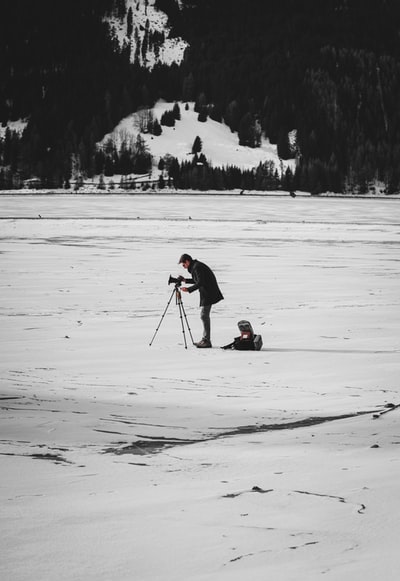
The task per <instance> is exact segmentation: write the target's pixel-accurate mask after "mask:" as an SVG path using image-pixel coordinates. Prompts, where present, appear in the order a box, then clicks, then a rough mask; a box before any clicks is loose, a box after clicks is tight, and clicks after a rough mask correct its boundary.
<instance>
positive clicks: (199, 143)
mask: <svg viewBox="0 0 400 581" xmlns="http://www.w3.org/2000/svg"><path fill="white" fill-rule="evenodd" d="M202 148H203V142H202V141H201V139H200V137H199V136H198V135H197V137H196V138H195V140H194V142H193V145H192V153H200V151H201V150H202Z"/></svg>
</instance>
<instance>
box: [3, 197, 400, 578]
mask: <svg viewBox="0 0 400 581" xmlns="http://www.w3.org/2000/svg"><path fill="white" fill-rule="evenodd" d="M0 229H1V236H0V239H1V244H0V285H1V304H0V323H1V330H0V341H1V353H2V357H1V361H0V381H1V388H0V398H1V401H0V403H1V420H2V421H1V427H0V440H1V450H0V452H1V456H0V462H1V464H2V485H1V506H2V515H3V517H2V521H3V524H2V528H3V531H4V532H3V535H2V540H1V546H0V548H1V551H2V555H3V558H2V563H1V565H0V573H1V576H2V579H7V580H8V579H10V580H12V581H25V580H28V579H29V580H30V579H32V578H35V579H40V580H41V581H53V579H54V578H56V577H57V578H60V579H65V580H70V579H74V580H77V579H79V580H80V579H82V580H85V581H87V580H92V579H93V580H96V581H109V580H110V579H113V580H114V579H115V580H116V581H125V580H126V581H128V580H129V581H132V580H135V581H139V580H140V581H142V580H143V581H148V580H149V581H150V580H151V581H159V580H163V581H200V580H201V581H204V580H210V581H211V580H212V581H214V580H215V579H218V580H222V581H224V580H225V579H227V580H228V579H229V581H231V580H236V579H239V578H240V579H242V578H243V577H246V578H248V579H251V580H252V581H264V580H265V578H266V577H268V576H269V575H273V577H274V579H275V580H282V581H291V580H292V579H293V580H294V579H296V580H297V579H299V578H301V579H307V581H313V580H314V579H315V580H317V579H318V580H319V579H320V578H321V576H322V575H323V576H324V579H328V580H330V581H337V579H340V580H341V581H347V580H349V581H350V579H351V580H353V579H354V578H362V579H363V581H376V579H378V578H382V579H385V581H394V580H395V579H396V580H397V559H396V553H397V548H396V547H397V539H398V537H399V533H400V524H399V522H398V518H397V516H396V515H397V514H398V512H397V511H398V510H399V508H400V506H399V504H400V501H399V499H398V492H397V490H398V482H399V477H400V464H399V461H400V456H399V451H400V447H399V446H400V429H399V423H398V420H399V411H398V409H394V410H393V411H390V413H385V414H384V415H382V416H381V417H374V415H375V416H376V415H377V414H379V413H380V412H382V411H387V410H390V407H387V406H389V405H394V406H395V405H398V404H400V393H399V392H400V386H399V377H400V359H399V352H400V333H399V328H400V314H399V313H400V308H399V307H400V293H399V274H400V253H399V250H400V201H398V200H389V199H376V200H373V199H365V200H364V199H338V198H324V199H318V198H317V199H316V198H312V197H300V196H299V197H296V198H294V199H293V198H290V197H289V196H287V197H272V196H271V197H260V196H229V195H221V196H202V195H192V196H188V195H162V196H158V195H149V196H145V195H136V196H135V195H133V196H132V195H131V196H129V195H127V196H107V195H103V196H97V195H90V196H89V195H86V196H84V195H60V196H31V195H23V196H9V195H1V197H0ZM183 252H188V253H189V254H191V255H192V256H194V257H195V258H198V259H199V260H201V261H204V262H206V263H207V264H208V265H209V266H211V268H212V269H213V270H214V272H215V273H216V276H217V279H218V281H219V284H220V286H221V290H222V292H223V294H224V296H225V300H224V301H223V302H221V303H219V304H218V305H217V306H215V307H214V308H213V310H212V340H213V345H214V349H212V350H198V349H196V348H195V347H193V346H192V345H191V344H190V340H189V337H187V338H188V342H189V345H188V349H185V348H184V344H183V336H182V330H181V324H180V319H179V314H178V310H177V307H176V305H175V302H174V301H172V302H171V304H170V307H169V308H168V310H167V313H166V316H165V317H164V318H163V320H162V322H161V325H160V326H159V329H158V332H157V335H156V337H155V340H154V342H153V344H152V345H151V346H150V345H149V343H150V340H151V338H152V336H153V333H154V332H155V330H156V329H157V327H158V325H159V323H160V318H161V315H162V314H163V311H164V309H165V307H166V305H167V303H168V301H169V299H170V297H171V293H173V288H171V286H169V285H168V277H169V275H170V274H172V275H173V276H176V275H178V274H184V272H183V271H182V269H181V267H179V266H178V264H177V262H178V259H179V256H180V255H181V254H182V253H183ZM183 299H184V304H185V309H186V313H187V316H188V320H189V322H190V327H191V330H192V332H193V335H194V339H195V340H197V339H199V338H200V334H201V322H200V320H199V308H198V296H197V294H196V293H193V294H191V295H190V296H188V295H184V297H183ZM243 318H244V319H248V320H250V321H251V323H252V325H253V327H254V329H255V331H256V332H257V333H260V334H261V335H262V337H263V341H264V347H263V349H262V351H260V352H233V351H224V350H221V349H219V347H220V346H222V345H224V344H226V343H229V342H230V341H231V340H232V339H233V337H234V336H236V335H238V329H237V321H239V320H240V319H243ZM395 517H396V518H395Z"/></svg>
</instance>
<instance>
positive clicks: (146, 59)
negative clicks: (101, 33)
mask: <svg viewBox="0 0 400 581" xmlns="http://www.w3.org/2000/svg"><path fill="white" fill-rule="evenodd" d="M154 2H155V0H148V1H147V2H145V1H144V0H126V9H127V14H126V15H125V17H124V18H123V19H122V20H120V19H117V18H113V19H111V20H110V21H109V24H110V26H111V29H112V30H113V31H114V33H115V34H116V36H117V38H118V42H119V44H120V46H121V47H122V46H123V45H124V43H128V44H130V47H131V57H130V58H131V62H135V60H139V62H140V64H141V65H142V66H145V67H147V68H149V69H152V68H153V67H154V65H155V64H157V63H161V64H164V65H167V66H170V65H172V64H173V63H177V64H180V63H181V62H182V59H183V56H184V52H185V49H186V48H187V46H188V44H187V42H186V41H184V40H183V39H182V38H172V37H171V38H170V37H169V34H170V30H171V29H170V26H169V25H168V16H167V15H166V14H165V13H164V12H161V11H160V10H157V9H156V8H155V6H154ZM130 8H131V9H132V15H133V32H132V35H131V36H130V37H129V36H128V11H129V9H130ZM146 28H147V30H148V33H150V34H151V33H155V32H158V33H160V34H162V35H163V36H164V40H163V42H161V43H160V44H159V46H158V48H157V49H155V47H153V46H149V47H148V49H147V50H146V51H145V54H142V51H141V50H140V49H141V47H142V45H143V40H144V38H145V35H146ZM138 44H139V50H138V51H137V48H138ZM135 54H136V58H135Z"/></svg>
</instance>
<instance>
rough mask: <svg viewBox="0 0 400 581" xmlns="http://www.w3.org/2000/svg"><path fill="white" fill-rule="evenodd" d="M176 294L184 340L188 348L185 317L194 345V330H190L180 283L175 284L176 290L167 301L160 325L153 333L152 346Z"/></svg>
mask: <svg viewBox="0 0 400 581" xmlns="http://www.w3.org/2000/svg"><path fill="white" fill-rule="evenodd" d="M174 295H175V304H176V305H178V308H179V317H180V319H181V326H182V333H183V341H184V343H185V349H187V341H186V333H185V325H184V322H183V319H184V318H185V323H186V326H187V329H188V331H189V335H190V338H191V340H192V343H193V345H194V341H193V336H192V332H191V330H190V327H189V322H188V319H187V316H186V311H185V307H184V306H183V302H182V293H181V291H180V290H179V286H178V285H175V287H174V290H173V291H172V294H171V296H170V298H169V301H168V303H167V306H166V307H165V310H164V312H163V314H162V316H161V319H160V322H159V323H158V327H157V329H156V330H155V332H154V335H153V337H152V339H151V341H150V347H151V346H152V344H153V341H154V338H155V336H156V335H157V332H158V329H159V328H160V327H161V323H162V322H163V319H164V317H165V314H166V312H167V310H168V307H169V305H170V304H171V301H172V298H173V296H174Z"/></svg>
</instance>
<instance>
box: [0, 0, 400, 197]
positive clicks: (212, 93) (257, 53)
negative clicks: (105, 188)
mask: <svg viewBox="0 0 400 581" xmlns="http://www.w3.org/2000/svg"><path fill="white" fill-rule="evenodd" d="M156 6H157V7H158V8H159V9H160V10H162V11H164V12H165V13H166V14H168V17H169V23H170V25H171V27H172V29H171V32H170V35H173V36H176V37H182V38H184V39H185V40H186V41H187V42H188V44H189V48H188V49H187V51H186V53H185V57H184V59H183V62H182V63H181V64H180V65H179V66H178V65H176V64H174V65H172V66H166V65H161V64H158V65H156V66H155V67H154V68H153V69H151V70H149V69H148V68H146V67H144V66H142V65H141V61H140V58H139V54H141V55H142V56H143V54H145V52H146V50H148V47H149V46H150V45H151V46H153V47H155V46H157V45H158V43H160V42H161V40H162V39H161V35H160V34H158V35H157V34H153V33H149V34H148V35H147V37H146V42H143V44H142V45H141V46H140V47H137V58H135V62H132V59H131V57H130V49H129V46H128V45H123V46H122V47H121V46H120V44H119V43H118V42H117V40H116V38H115V37H114V36H113V35H112V34H111V33H110V28H109V26H108V25H107V16H111V15H114V16H115V15H118V16H119V17H124V16H126V5H125V2H124V0H82V1H80V2H73V3H67V2H65V1H59V2H57V3H54V2H51V0H40V2H32V1H31V0H13V1H11V0H6V2H5V10H4V8H3V14H6V18H3V19H2V20H1V24H0V48H1V52H2V55H3V58H2V62H1V65H0V66H1V69H0V74H1V76H0V78H1V82H0V122H1V123H2V124H3V126H5V125H6V124H7V123H8V122H9V121H15V120H18V119H27V120H28V123H27V126H26V128H25V131H24V132H23V133H22V134H18V133H16V132H13V131H11V130H9V129H7V130H6V131H5V132H4V137H3V139H0V189H9V188H17V187H21V184H23V183H24V181H25V180H27V179H28V178H32V177H35V178H37V179H38V180H39V181H40V183H41V184H42V186H43V187H49V188H60V187H68V184H70V182H71V179H72V178H73V177H74V176H76V175H78V174H79V175H83V176H85V177H91V176H93V175H95V174H98V173H99V172H100V173H105V174H106V173H113V172H115V173H117V170H118V172H121V168H122V170H123V171H122V172H121V173H123V172H126V173H127V174H128V173H130V172H132V171H133V172H134V173H135V172H138V173H140V172H142V171H143V170H146V168H148V167H149V165H151V158H149V155H148V152H146V151H144V150H142V149H141V147H140V143H139V144H138V143H135V144H133V146H131V147H129V148H125V150H124V151H114V150H113V149H112V146H110V147H109V151H108V153H107V152H104V151H103V152H101V151H100V152H99V149H98V147H97V143H98V142H99V141H100V140H101V139H102V138H103V137H104V135H105V134H107V133H108V132H110V131H112V129H113V128H114V127H115V126H116V125H117V124H118V122H119V121H120V120H121V119H122V118H123V117H125V116H127V115H129V114H131V113H132V112H133V111H137V110H138V109H140V108H150V107H152V105H153V104H154V103H155V102H156V101H157V100H158V99H160V98H162V99H165V100H166V101H170V102H174V101H182V102H185V101H194V102H195V103H196V110H197V111H198V112H199V115H201V116H202V118H203V120H206V119H207V118H208V117H210V118H212V119H213V120H216V121H220V122H224V123H226V124H227V125H228V126H229V127H230V129H231V130H232V131H235V132H237V134H238V142H239V143H240V144H241V145H247V146H249V147H254V148H256V147H258V146H259V143H260V135H261V134H263V135H264V136H266V137H268V138H269V140H270V141H271V143H274V144H276V145H277V149H278V154H279V156H280V158H281V159H289V158H294V157H295V158H296V162H297V163H296V171H295V173H294V175H287V174H285V175H283V176H282V175H279V174H278V172H276V171H275V170H276V168H268V167H263V168H261V169H260V168H256V169H255V170H254V172H250V173H251V175H249V173H248V172H241V171H240V170H239V169H238V168H234V167H232V168H224V169H217V168H212V167H208V165H206V164H203V166H202V167H203V169H202V173H201V172H199V171H198V166H196V164H195V163H193V162H191V164H190V163H187V162H185V164H179V162H177V160H175V161H174V163H171V164H170V166H171V167H170V169H169V172H170V173H169V176H168V177H169V178H171V179H172V180H173V181H174V183H175V184H176V185H179V187H185V188H191V187H192V188H193V187H199V180H201V187H202V188H207V187H211V186H209V184H213V186H212V187H217V188H218V189H225V188H230V187H232V184H233V183H234V184H235V187H243V188H247V187H249V188H250V187H251V188H254V189H276V188H277V187H282V188H284V189H290V190H292V189H293V190H295V189H301V190H306V191H310V192H311V193H314V194H318V193H321V192H324V191H334V192H344V191H346V192H357V193H367V192H368V188H369V186H370V184H371V183H372V182H374V181H376V180H378V181H380V182H382V183H383V184H384V185H385V191H386V192H387V193H396V192H398V191H399V190H400V163H399V162H400V109H399V107H398V102H399V99H400V44H399V35H400V18H399V10H398V7H397V5H396V2H395V1H394V0H364V1H361V0H324V2H320V1H318V0H298V1H297V2H295V1H294V0H281V2H279V3H276V2H272V1H271V0H248V1H247V2H245V3H243V2H239V1H237V0H218V1H215V0H182V2H181V8H179V7H178V3H177V2H176V0H156ZM128 16H129V17H128V18H127V22H128V26H129V27H130V34H131V35H132V34H134V32H133V31H134V26H135V11H133V12H132V11H131V13H130V14H129V15H128ZM168 122H171V119H169V120H168V119H164V120H163V121H162V123H161V126H162V124H163V123H165V124H167V123H168ZM160 129H161V128H160V127H159V126H157V123H153V125H152V127H150V130H151V131H153V132H154V133H155V132H156V131H160ZM294 129H295V130H296V135H297V140H296V143H295V144H293V143H291V142H290V140H289V133H290V132H291V131H292V130H294ZM161 130H162V129H161ZM155 134H156V133H155ZM121 158H122V163H121ZM196 167H197V169H196ZM200 174H201V175H200ZM261 174H262V175H263V178H262V179H261V177H260V176H261Z"/></svg>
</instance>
